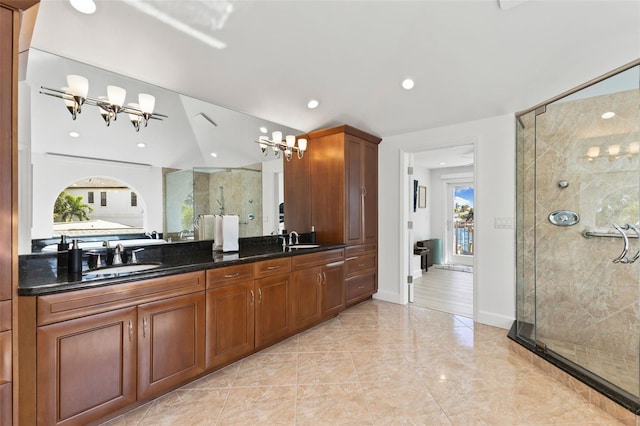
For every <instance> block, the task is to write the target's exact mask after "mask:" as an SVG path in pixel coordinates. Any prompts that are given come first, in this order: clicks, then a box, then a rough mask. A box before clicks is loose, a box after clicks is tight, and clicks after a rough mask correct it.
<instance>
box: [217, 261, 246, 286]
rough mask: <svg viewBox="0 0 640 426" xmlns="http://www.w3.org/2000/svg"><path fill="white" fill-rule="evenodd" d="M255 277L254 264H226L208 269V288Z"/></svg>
mask: <svg viewBox="0 0 640 426" xmlns="http://www.w3.org/2000/svg"><path fill="white" fill-rule="evenodd" d="M251 279H253V265H252V264H250V263H248V264H246V265H236V266H225V267H224V268H217V269H209V270H207V288H215V287H222V286H225V285H228V284H235V283H239V282H242V281H247V280H251Z"/></svg>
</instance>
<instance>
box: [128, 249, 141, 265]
mask: <svg viewBox="0 0 640 426" xmlns="http://www.w3.org/2000/svg"><path fill="white" fill-rule="evenodd" d="M142 250H144V249H143V248H139V249H136V250H131V263H138V258H137V257H136V253H137V252H139V251H142Z"/></svg>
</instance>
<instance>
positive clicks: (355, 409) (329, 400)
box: [296, 383, 373, 426]
mask: <svg viewBox="0 0 640 426" xmlns="http://www.w3.org/2000/svg"><path fill="white" fill-rule="evenodd" d="M296 424H297V425H313V426H315V425H336V424H339V425H371V424H373V422H372V419H371V415H370V414H369V410H368V409H367V402H366V401H365V398H364V392H363V391H362V389H361V387H360V385H359V384H355V383H340V384H328V385H300V386H298V396H297V406H296Z"/></svg>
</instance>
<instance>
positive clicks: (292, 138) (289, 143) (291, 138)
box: [286, 135, 296, 150]
mask: <svg viewBox="0 0 640 426" xmlns="http://www.w3.org/2000/svg"><path fill="white" fill-rule="evenodd" d="M286 141H287V147H288V148H289V150H291V148H293V146H294V145H295V144H296V137H295V136H293V135H287V137H286Z"/></svg>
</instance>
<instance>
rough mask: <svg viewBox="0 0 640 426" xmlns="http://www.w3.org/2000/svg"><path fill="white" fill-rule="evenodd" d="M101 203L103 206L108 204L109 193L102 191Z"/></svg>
mask: <svg viewBox="0 0 640 426" xmlns="http://www.w3.org/2000/svg"><path fill="white" fill-rule="evenodd" d="M100 205H101V206H102V207H106V206H107V193H106V192H105V191H102V192H100Z"/></svg>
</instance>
